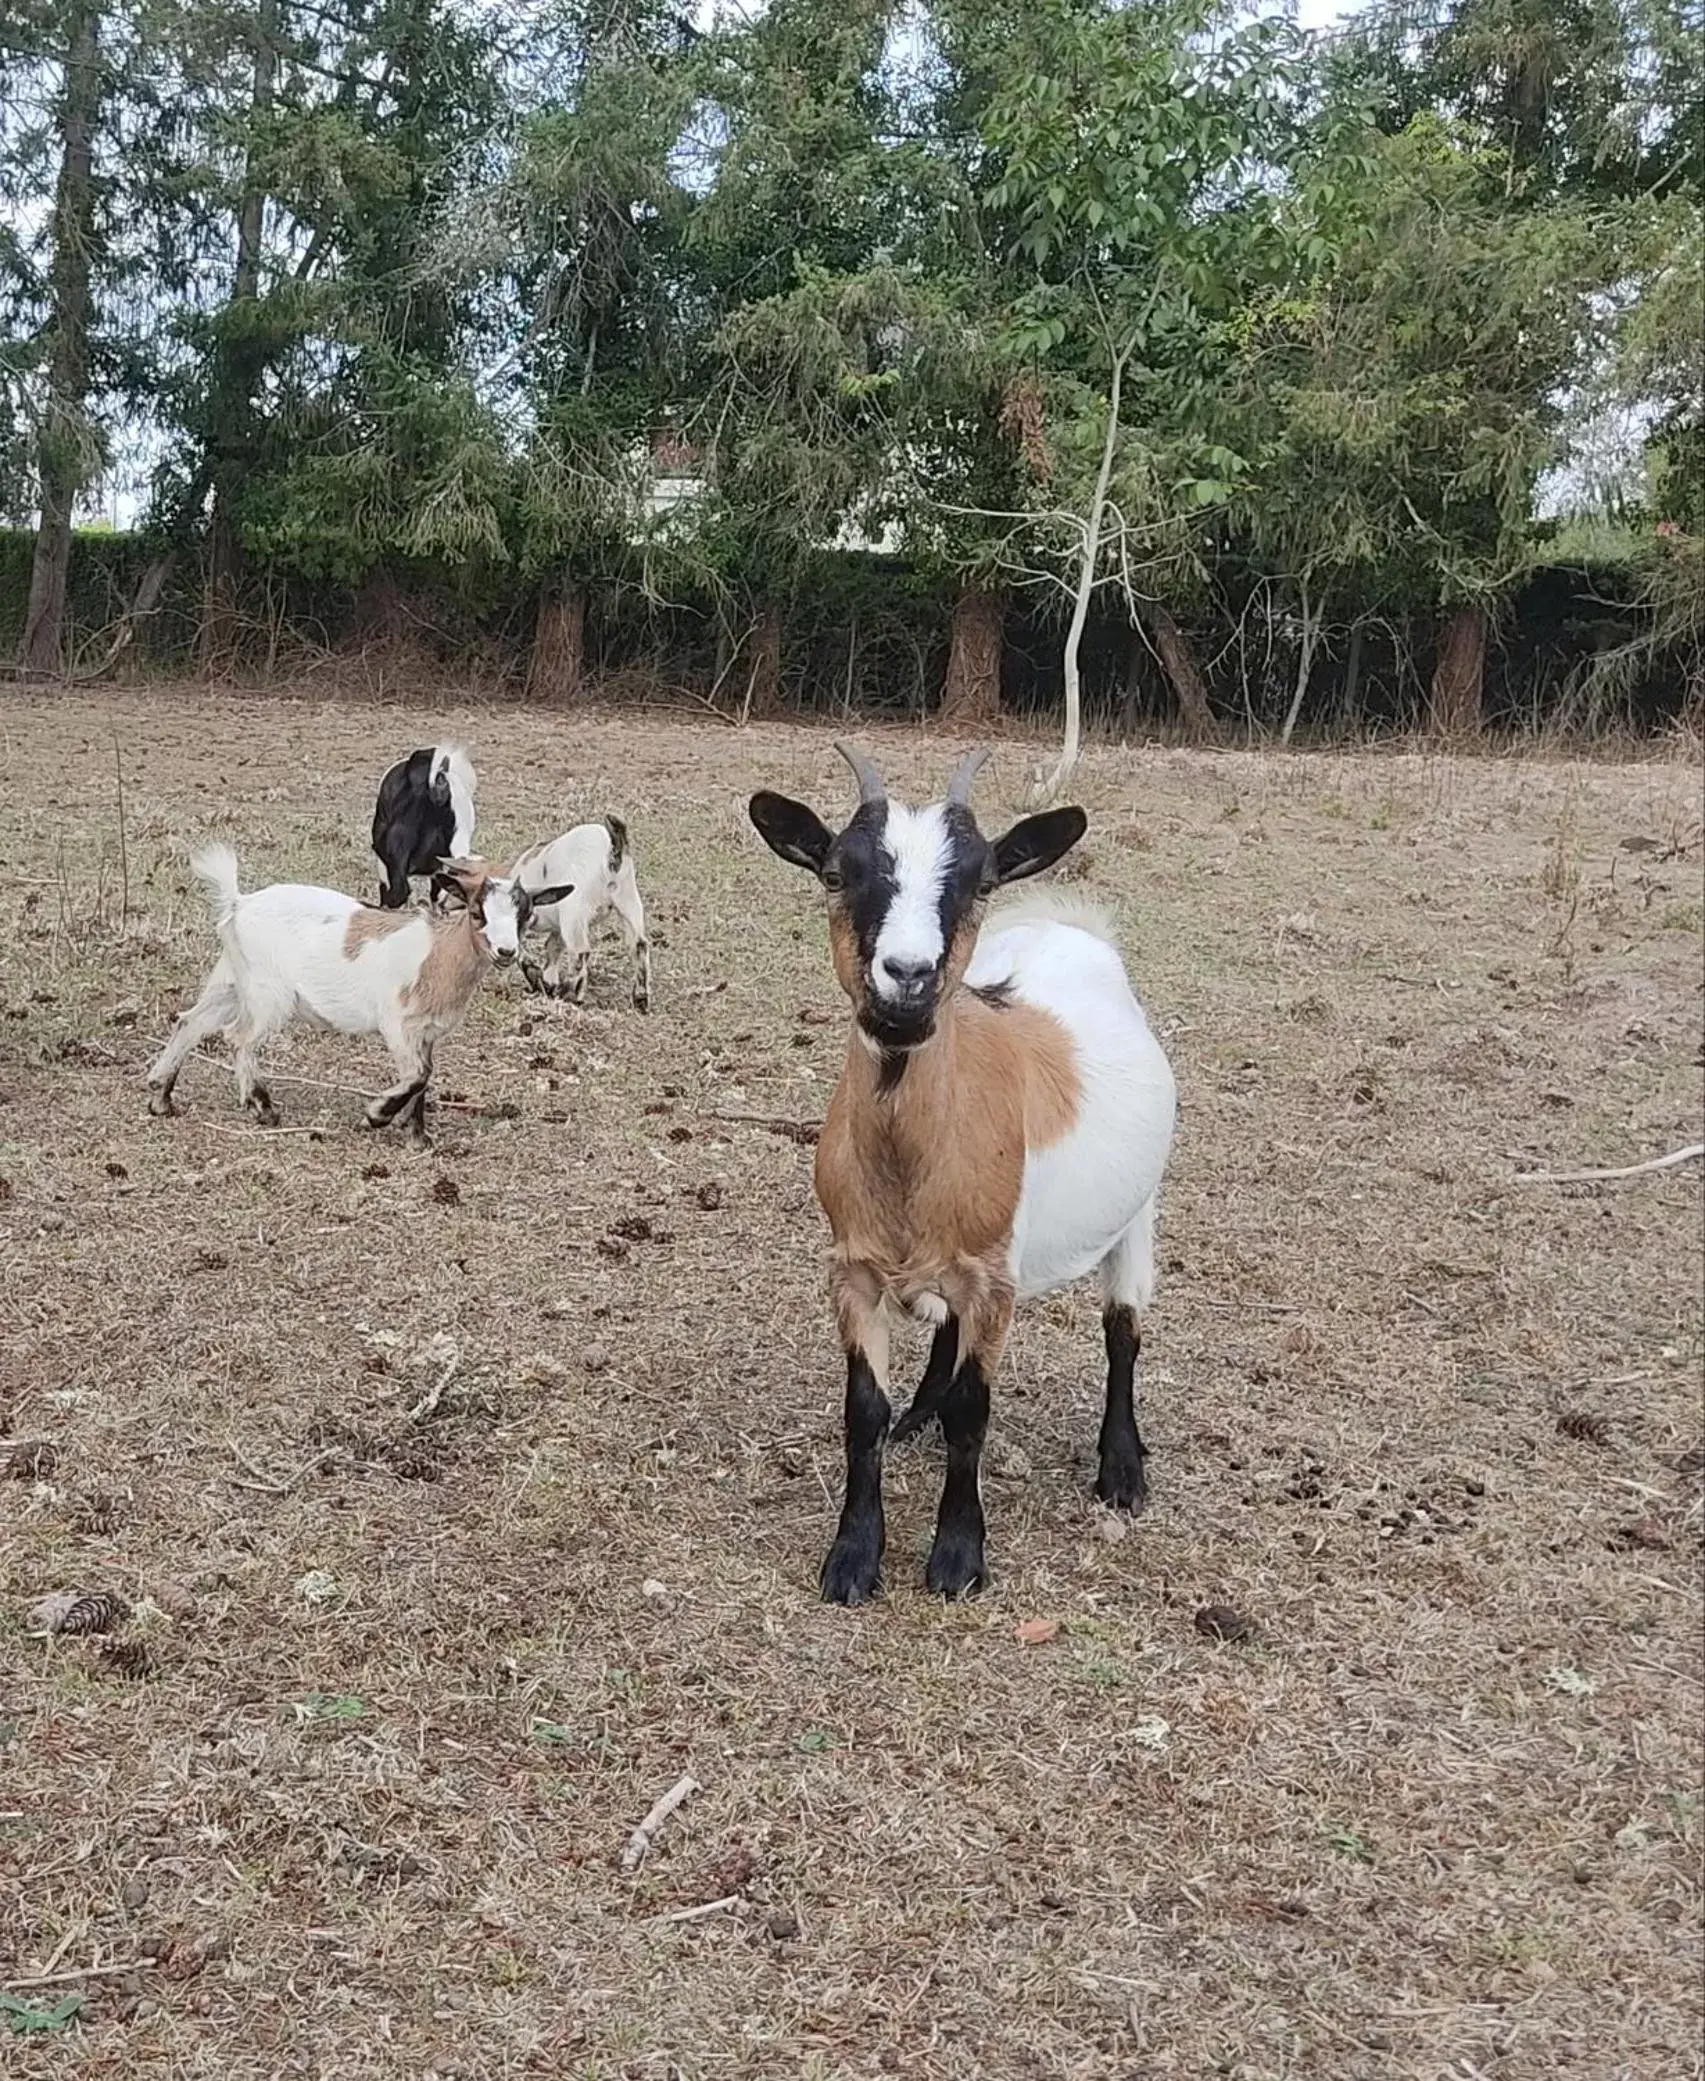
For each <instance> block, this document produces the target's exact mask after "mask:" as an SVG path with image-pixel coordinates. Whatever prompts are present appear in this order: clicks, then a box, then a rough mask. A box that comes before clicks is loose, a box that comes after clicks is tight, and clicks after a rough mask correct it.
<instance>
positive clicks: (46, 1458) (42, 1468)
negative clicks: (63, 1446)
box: [5, 1438, 59, 1481]
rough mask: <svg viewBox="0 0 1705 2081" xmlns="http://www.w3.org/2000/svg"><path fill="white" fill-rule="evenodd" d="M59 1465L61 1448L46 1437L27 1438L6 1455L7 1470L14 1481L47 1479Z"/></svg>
mask: <svg viewBox="0 0 1705 2081" xmlns="http://www.w3.org/2000/svg"><path fill="white" fill-rule="evenodd" d="M58 1465H59V1448H58V1447H57V1446H56V1445H50V1444H49V1443H48V1441H47V1440H46V1439H45V1438H26V1439H25V1440H24V1441H23V1443H22V1444H21V1445H14V1446H13V1448H12V1450H11V1451H10V1453H8V1454H7V1456H6V1466H5V1472H6V1473H7V1474H8V1475H9V1476H10V1477H11V1479H12V1480H13V1481H45V1480H46V1479H47V1477H48V1476H49V1475H50V1474H51V1473H52V1472H53V1470H54V1468H55V1467H57V1466H58Z"/></svg>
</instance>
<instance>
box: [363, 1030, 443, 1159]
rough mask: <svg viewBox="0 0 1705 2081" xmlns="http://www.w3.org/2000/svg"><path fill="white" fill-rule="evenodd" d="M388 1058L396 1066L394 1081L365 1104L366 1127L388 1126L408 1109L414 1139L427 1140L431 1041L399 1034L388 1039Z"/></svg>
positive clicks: (418, 1140)
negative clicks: (389, 1053) (427, 1091)
mask: <svg viewBox="0 0 1705 2081" xmlns="http://www.w3.org/2000/svg"><path fill="white" fill-rule="evenodd" d="M390 1048H391V1059H392V1060H393V1061H394V1062H395V1064H396V1066H397V1072H398V1074H397V1081H396V1082H395V1083H394V1084H391V1085H389V1086H388V1087H387V1088H386V1089H385V1090H383V1091H381V1092H380V1093H379V1096H378V1097H377V1098H376V1099H374V1101H373V1103H372V1104H371V1105H370V1106H369V1107H368V1108H367V1112H366V1116H365V1117H366V1124H367V1126H369V1127H374V1128H378V1127H389V1126H390V1124H391V1122H392V1121H393V1120H395V1119H396V1118H397V1116H398V1115H399V1114H400V1113H404V1112H406V1113H408V1115H409V1118H410V1124H411V1127H412V1129H413V1133H414V1139H415V1140H416V1141H417V1142H424V1141H425V1140H426V1087H427V1085H428V1083H430V1082H431V1079H432V1044H431V1043H430V1042H429V1041H414V1040H409V1039H407V1038H405V1037H401V1036H399V1037H398V1038H396V1039H394V1040H392V1041H391V1042H390Z"/></svg>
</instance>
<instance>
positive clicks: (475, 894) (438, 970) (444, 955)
mask: <svg viewBox="0 0 1705 2081" xmlns="http://www.w3.org/2000/svg"><path fill="white" fill-rule="evenodd" d="M467 895H468V903H467V908H466V909H465V910H461V911H457V912H455V913H454V914H453V915H452V916H450V917H447V918H432V919H430V920H429V921H428V922H429V923H430V925H431V927H432V945H431V946H430V948H428V950H427V955H426V959H425V960H424V961H423V962H422V963H421V964H420V973H419V975H417V976H416V977H415V979H414V981H413V982H412V983H411V984H410V985H409V987H408V988H407V989H406V990H405V991H404V992H403V1009H404V1010H405V1011H406V1012H407V1013H408V1015H409V1017H410V1018H413V1019H423V1020H426V1021H428V1022H433V1021H443V1020H453V1019H456V1018H458V1017H459V1016H460V1015H461V1013H462V1011H463V1009H464V1008H465V1006H466V1005H467V1002H468V1000H469V998H470V997H472V996H473V994H474V992H475V990H476V989H478V987H479V984H480V979H481V977H482V976H483V975H484V974H485V972H486V969H487V968H488V967H489V966H490V965H491V956H490V955H489V953H488V952H487V951H486V947H485V944H484V942H483V941H482V940H481V938H480V932H481V930H482V929H483V927H484V925H485V878H484V877H483V876H482V877H481V878H480V881H479V883H478V884H477V885H476V886H474V887H472V888H470V889H469V890H468V892H467Z"/></svg>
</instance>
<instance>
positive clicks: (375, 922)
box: [343, 905, 420, 961]
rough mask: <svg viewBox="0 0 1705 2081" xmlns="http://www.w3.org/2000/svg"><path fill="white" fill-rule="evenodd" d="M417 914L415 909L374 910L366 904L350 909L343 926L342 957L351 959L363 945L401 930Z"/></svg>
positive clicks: (416, 916) (417, 915) (386, 937)
mask: <svg viewBox="0 0 1705 2081" xmlns="http://www.w3.org/2000/svg"><path fill="white" fill-rule="evenodd" d="M419 916H420V912H419V911H415V910H374V909H371V908H369V907H368V906H366V905H363V907H362V908H361V909H360V910H357V911H351V912H350V916H349V923H348V924H347V925H346V926H345V927H344V933H343V958H344V959H345V960H346V961H353V960H354V959H355V957H356V956H357V955H358V954H359V953H360V952H361V950H362V948H363V947H367V946H371V945H372V943H373V942H374V940H376V939H389V938H390V936H391V934H392V933H393V932H401V931H402V930H403V928H404V927H405V926H407V925H412V924H413V923H414V921H415V920H416V918H418V917H419Z"/></svg>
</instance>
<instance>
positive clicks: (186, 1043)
mask: <svg viewBox="0 0 1705 2081" xmlns="http://www.w3.org/2000/svg"><path fill="white" fill-rule="evenodd" d="M236 1017H237V985H236V981H235V979H234V978H233V976H232V974H231V969H230V965H229V963H228V962H226V961H225V960H224V958H223V957H221V958H220V959H219V960H218V961H217V962H215V963H214V965H213V968H212V970H211V972H210V973H209V975H208V978H207V980H206V982H204V983H203V984H202V986H201V995H200V996H199V997H198V998H197V999H196V1000H195V1002H194V1004H192V1005H191V1006H190V1008H189V1010H188V1011H186V1012H182V1013H180V1014H179V1016H178V1019H177V1022H176V1024H175V1025H174V1026H173V1027H172V1031H171V1037H170V1038H169V1039H168V1040H167V1042H166V1045H165V1046H164V1047H163V1048H162V1049H161V1050H160V1052H159V1054H158V1055H157V1056H155V1058H154V1061H153V1063H152V1064H151V1065H150V1067H149V1070H148V1110H149V1112H151V1113H153V1114H155V1115H157V1116H158V1117H159V1118H161V1119H169V1118H170V1117H171V1115H172V1114H173V1113H174V1112H175V1111H176V1110H177V1108H176V1107H175V1106H174V1105H173V1104H172V1089H173V1086H174V1085H175V1084H176V1083H177V1081H178V1076H179V1073H180V1071H181V1070H182V1069H183V1066H184V1064H185V1063H186V1062H187V1061H188V1060H189V1058H190V1056H191V1054H192V1053H193V1052H194V1051H195V1049H197V1048H198V1047H199V1046H200V1045H201V1043H202V1042H203V1041H204V1040H207V1039H209V1038H211V1036H212V1035H213V1034H215V1033H219V1032H222V1031H223V1030H224V1028H226V1027H227V1026H229V1025H230V1024H231V1022H232V1021H233V1020H234V1019H235V1018H236Z"/></svg>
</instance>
